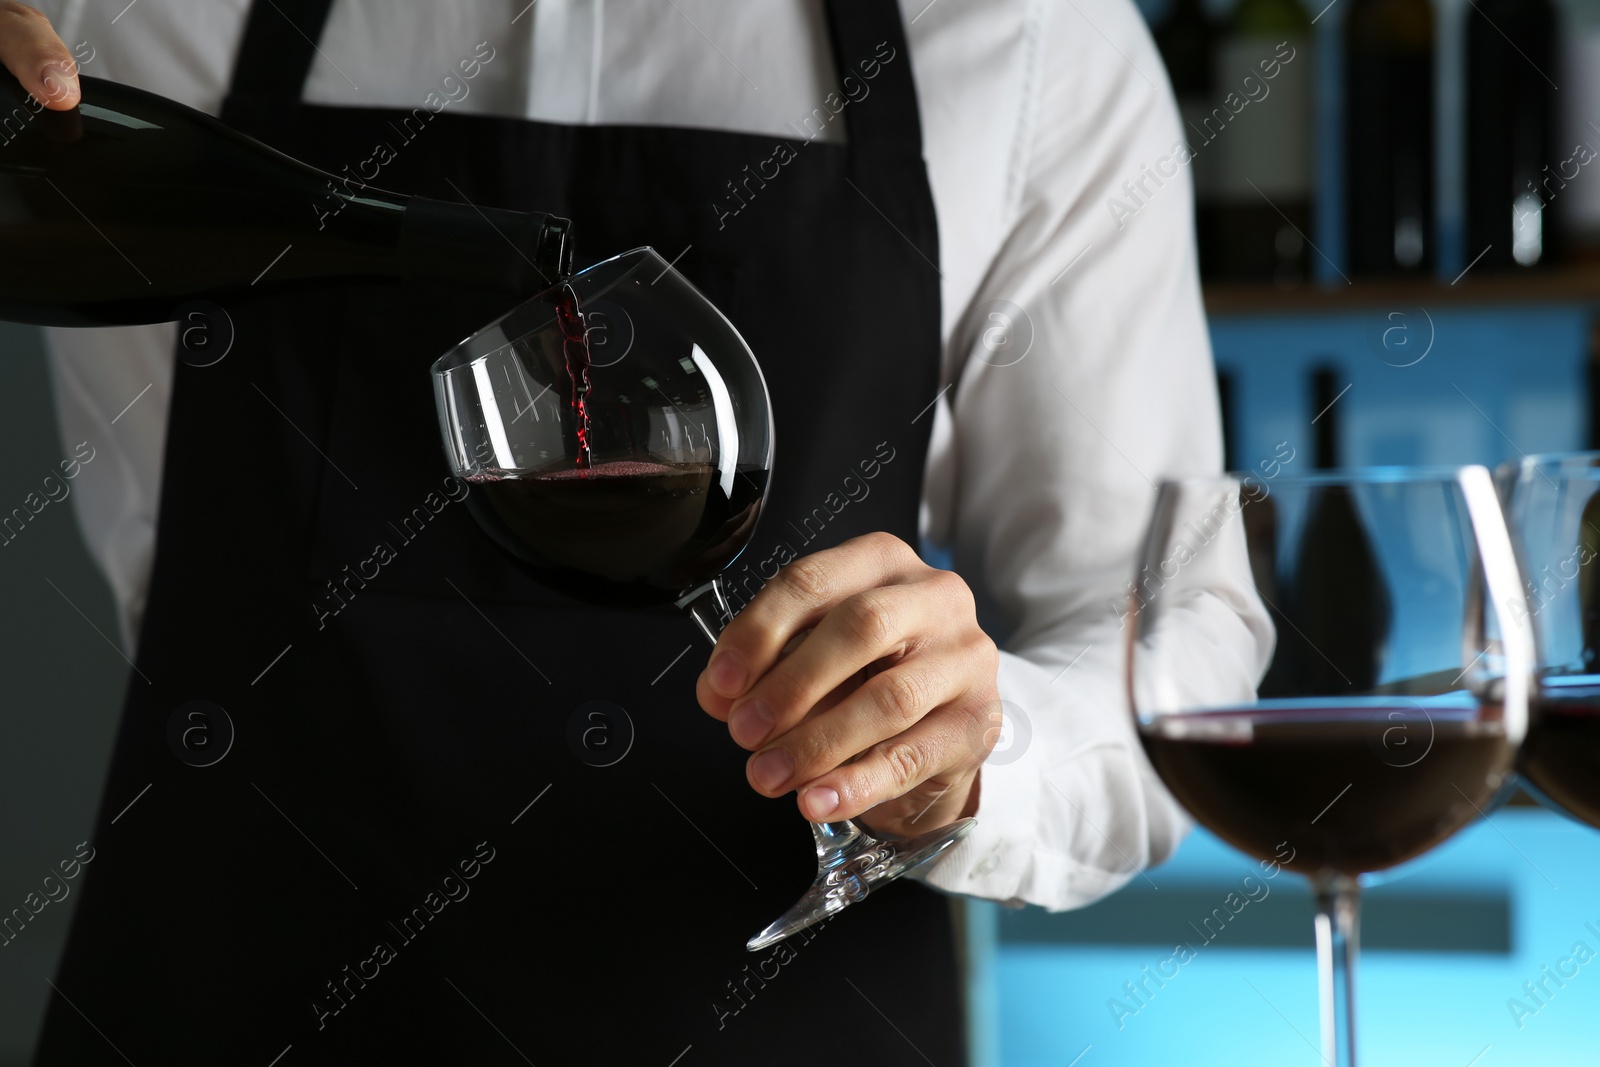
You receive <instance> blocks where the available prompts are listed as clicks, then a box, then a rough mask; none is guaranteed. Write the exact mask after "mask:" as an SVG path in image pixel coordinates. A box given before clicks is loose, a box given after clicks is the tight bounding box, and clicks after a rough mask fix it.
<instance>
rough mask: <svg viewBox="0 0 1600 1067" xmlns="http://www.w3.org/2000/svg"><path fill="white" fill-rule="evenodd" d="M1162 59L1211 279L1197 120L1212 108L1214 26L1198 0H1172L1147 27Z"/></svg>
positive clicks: (1204, 267)
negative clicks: (1175, 101) (1175, 105)
mask: <svg viewBox="0 0 1600 1067" xmlns="http://www.w3.org/2000/svg"><path fill="white" fill-rule="evenodd" d="M1151 36H1153V37H1154V38H1155V42H1156V47H1157V48H1158V49H1160V51H1161V59H1162V61H1163V62H1164V63H1165V64H1166V67H1167V78H1168V80H1170V81H1171V82H1172V93H1173V95H1174V96H1176V97H1177V98H1178V116H1179V118H1180V119H1181V120H1182V122H1183V130H1182V131H1181V136H1182V137H1183V139H1184V140H1185V141H1186V142H1187V143H1188V144H1189V146H1190V151H1191V162H1190V165H1189V168H1190V169H1189V174H1190V177H1191V180H1192V182H1193V184H1194V225H1195V238H1196V242H1197V244H1198V245H1199V253H1200V274H1201V276H1202V277H1212V276H1214V275H1215V274H1216V272H1217V249H1216V244H1217V230H1216V219H1215V217H1216V189H1215V182H1214V181H1213V180H1212V179H1213V177H1214V171H1215V167H1216V160H1215V159H1214V158H1212V156H1211V155H1210V154H1208V153H1203V152H1199V151H1198V148H1199V146H1200V143H1201V142H1203V141H1204V140H1205V135H1204V134H1203V133H1202V132H1200V131H1201V130H1202V129H1203V127H1202V125H1201V121H1202V120H1203V119H1204V118H1205V116H1206V115H1207V114H1209V113H1210V111H1211V108H1212V107H1213V106H1215V104H1216V100H1215V99H1214V97H1213V93H1212V85H1211V66H1212V53H1213V51H1214V50H1215V48H1216V37H1217V33H1216V24H1215V23H1213V22H1212V21H1211V17H1210V16H1209V15H1207V14H1206V9H1205V5H1204V4H1202V3H1201V0H1174V2H1173V4H1172V6H1171V7H1170V8H1169V9H1168V11H1167V14H1166V17H1165V18H1163V19H1162V20H1161V21H1160V22H1159V23H1157V24H1156V25H1155V27H1154V28H1153V29H1152V31H1151Z"/></svg>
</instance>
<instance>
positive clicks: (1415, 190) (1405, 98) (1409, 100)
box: [1344, 0, 1434, 274]
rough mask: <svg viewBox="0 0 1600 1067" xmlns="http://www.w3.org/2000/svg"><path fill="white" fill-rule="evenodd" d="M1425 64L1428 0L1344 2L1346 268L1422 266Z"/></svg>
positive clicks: (1430, 41)
mask: <svg viewBox="0 0 1600 1067" xmlns="http://www.w3.org/2000/svg"><path fill="white" fill-rule="evenodd" d="M1433 63H1434V21H1433V9H1432V8H1431V7H1430V6H1429V4H1428V0H1354V2H1353V3H1352V4H1351V6H1350V12H1349V15H1348V17H1347V19H1346V23H1345V111H1344V131H1345V190H1346V195H1345V202H1346V213H1345V217H1346V227H1347V229H1346V240H1347V244H1348V249H1349V256H1350V269H1351V270H1352V271H1353V272H1359V273H1363V274H1406V273H1411V274H1419V273H1423V272H1426V271H1428V270H1431V269H1432V266H1433V259H1434V237H1433V200H1434V195H1433V194H1434V190H1433V183H1434V173H1433V167H1434V151H1433V126H1434V91H1433Z"/></svg>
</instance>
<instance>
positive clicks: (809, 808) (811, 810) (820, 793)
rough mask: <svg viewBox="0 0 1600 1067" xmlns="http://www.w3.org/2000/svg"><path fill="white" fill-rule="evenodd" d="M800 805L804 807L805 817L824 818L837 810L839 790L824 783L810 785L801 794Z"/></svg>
mask: <svg viewBox="0 0 1600 1067" xmlns="http://www.w3.org/2000/svg"><path fill="white" fill-rule="evenodd" d="M800 805H801V807H803V808H805V811H806V818H808V819H816V820H819V821H820V820H822V819H826V818H827V817H828V816H830V815H832V814H833V813H834V812H835V811H837V810H839V791H838V790H837V789H829V788H828V787H827V786H825V785H816V786H812V787H811V788H810V789H807V790H806V791H805V793H803V794H802V795H801V797H800Z"/></svg>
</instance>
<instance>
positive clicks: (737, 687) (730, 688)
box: [706, 652, 748, 697]
mask: <svg viewBox="0 0 1600 1067" xmlns="http://www.w3.org/2000/svg"><path fill="white" fill-rule="evenodd" d="M706 670H707V671H708V672H709V673H710V675H711V688H713V689H715V690H716V691H717V692H719V693H721V694H722V695H723V696H725V697H733V696H738V695H739V694H740V693H742V692H744V682H745V677H746V675H747V673H748V672H746V671H745V669H744V664H742V663H740V662H739V658H738V657H737V656H735V655H734V654H733V653H732V652H718V653H717V654H715V655H714V656H712V657H711V666H710V667H708V668H706Z"/></svg>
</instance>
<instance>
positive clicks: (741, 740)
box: [728, 700, 774, 749]
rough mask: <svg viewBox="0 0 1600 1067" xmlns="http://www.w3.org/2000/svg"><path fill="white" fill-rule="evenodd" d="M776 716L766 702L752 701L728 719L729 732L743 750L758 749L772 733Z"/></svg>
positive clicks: (740, 706)
mask: <svg viewBox="0 0 1600 1067" xmlns="http://www.w3.org/2000/svg"><path fill="white" fill-rule="evenodd" d="M773 721H774V716H773V714H772V708H770V707H769V706H768V705H767V702H766V701H765V700H752V701H749V702H747V703H744V704H740V705H739V706H738V707H737V708H735V709H734V710H733V715H732V716H731V717H730V718H729V719H728V732H729V733H731V734H732V735H733V740H734V743H735V744H737V745H738V746H739V747H741V748H748V749H757V748H760V747H761V742H763V741H765V740H766V739H767V735H768V734H770V733H771V732H772V723H773Z"/></svg>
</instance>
